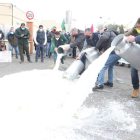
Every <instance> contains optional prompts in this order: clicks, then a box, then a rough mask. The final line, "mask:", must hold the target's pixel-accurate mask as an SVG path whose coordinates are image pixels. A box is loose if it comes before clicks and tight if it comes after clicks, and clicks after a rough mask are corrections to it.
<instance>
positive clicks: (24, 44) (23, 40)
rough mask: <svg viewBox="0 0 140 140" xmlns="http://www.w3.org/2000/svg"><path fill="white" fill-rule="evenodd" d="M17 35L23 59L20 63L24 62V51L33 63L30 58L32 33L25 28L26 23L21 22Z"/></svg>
mask: <svg viewBox="0 0 140 140" xmlns="http://www.w3.org/2000/svg"><path fill="white" fill-rule="evenodd" d="M15 36H16V37H17V39H18V47H19V52H20V59H21V62H20V63H23V62H24V56H23V51H25V52H26V55H27V60H28V61H29V62H30V63H32V61H31V59H30V54H29V43H28V39H29V38H30V33H29V30H28V29H27V28H25V23H21V26H20V27H19V28H17V29H16V31H15Z"/></svg>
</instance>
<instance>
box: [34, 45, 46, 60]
mask: <svg viewBox="0 0 140 140" xmlns="http://www.w3.org/2000/svg"><path fill="white" fill-rule="evenodd" d="M40 50H41V61H42V62H43V61H44V45H43V44H39V45H37V46H36V57H35V61H36V62H38V55H39V52H40Z"/></svg>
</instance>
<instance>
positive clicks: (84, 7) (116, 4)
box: [0, 0, 140, 29]
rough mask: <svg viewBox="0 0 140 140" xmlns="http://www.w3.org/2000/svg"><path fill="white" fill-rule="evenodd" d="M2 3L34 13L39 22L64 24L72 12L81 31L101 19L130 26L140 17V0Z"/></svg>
mask: <svg viewBox="0 0 140 140" xmlns="http://www.w3.org/2000/svg"><path fill="white" fill-rule="evenodd" d="M0 3H12V4H13V5H16V7H18V8H20V9H21V10H23V11H24V12H27V11H29V10H30V11H33V12H34V14H35V19H37V20H55V21H56V22H58V23H62V20H63V19H64V18H65V17H66V11H67V10H71V11H72V16H73V17H72V18H73V19H76V26H78V27H79V28H81V29H84V27H85V25H86V24H89V25H91V24H93V25H94V26H97V22H99V17H102V21H103V22H105V21H107V22H108V23H118V24H121V23H122V24H124V25H125V24H128V23H129V22H131V21H132V23H131V25H130V26H132V25H133V24H134V23H135V22H136V20H137V18H138V17H140V15H139V7H140V6H139V4H140V0H133V1H132V0H131V1H129V0H37V1H31V0H22V1H20V0H0ZM108 18H110V20H108Z"/></svg>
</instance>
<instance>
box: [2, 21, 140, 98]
mask: <svg viewBox="0 0 140 140" xmlns="http://www.w3.org/2000/svg"><path fill="white" fill-rule="evenodd" d="M119 33H120V32H119V31H118V30H113V29H107V28H103V29H101V30H98V31H97V32H94V33H93V32H92V30H91V29H90V28H87V29H85V31H82V30H79V29H77V28H73V29H72V30H71V33H68V32H67V33H66V32H65V31H64V30H62V31H57V28H56V27H54V28H53V30H52V31H49V29H47V30H46V32H45V30H44V28H43V26H42V25H40V26H39V29H38V31H37V32H36V33H35V34H34V45H35V48H36V55H35V62H38V57H39V56H41V62H44V56H45V57H48V58H50V57H51V56H52V55H53V57H54V63H56V60H57V49H58V47H59V46H60V45H65V44H70V49H72V57H73V58H74V59H76V60H81V62H82V63H83V64H84V69H83V70H82V72H81V74H82V73H83V72H84V71H85V69H86V67H85V66H86V56H85V52H83V51H84V50H85V49H87V48H90V47H95V48H96V50H99V52H100V55H102V54H103V53H104V52H105V51H106V50H107V49H108V48H110V47H111V42H112V41H113V39H114V38H115V37H116V36H117V35H119ZM125 36H126V37H127V42H136V43H137V44H140V18H139V19H138V20H137V22H136V24H135V25H134V28H133V29H131V30H130V31H129V32H126V33H125ZM3 38H4V34H3V32H2V31H1V30H0V40H2V39H3ZM29 38H30V33H29V30H28V29H27V28H26V27H25V24H24V23H22V24H21V26H20V27H19V28H18V29H16V30H15V31H14V28H13V27H11V29H10V31H9V33H8V34H7V39H8V41H9V50H10V51H11V53H12V51H13V48H14V49H15V52H16V58H17V59H18V51H19V54H20V60H21V61H20V63H23V62H24V55H23V54H24V53H26V56H27V60H28V61H29V62H30V63H32V61H31V58H30V54H29V44H28V39H29ZM3 46H4V45H3ZM77 48H78V49H79V52H80V55H79V56H78V57H77V56H76V49H77ZM68 49H69V47H66V48H65V50H68ZM0 50H1V51H3V50H6V48H5V49H3V48H2V47H0ZM82 52H83V53H82ZM70 55H71V54H70ZM12 56H13V54H12ZM65 57H67V56H63V57H62V58H61V63H62V64H64V60H65ZM119 59H120V56H118V55H117V54H116V53H115V51H112V52H111V54H110V55H109V57H108V59H107V61H106V63H105V65H104V67H103V68H102V69H101V71H100V73H99V76H98V79H97V85H96V86H95V87H93V89H92V90H93V91H96V90H102V89H103V88H104V86H108V87H113V75H114V73H113V71H114V66H115V65H117V64H118V60H119ZM122 65H124V64H122ZM106 69H108V80H107V81H106V82H104V76H105V71H106ZM131 77H132V85H133V88H134V91H133V93H132V95H131V96H132V97H137V96H138V93H139V92H140V89H139V76H138V70H137V69H135V68H134V67H132V66H131Z"/></svg>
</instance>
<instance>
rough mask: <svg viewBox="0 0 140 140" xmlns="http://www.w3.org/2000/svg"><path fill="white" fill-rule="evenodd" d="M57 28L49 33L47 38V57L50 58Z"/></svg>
mask: <svg viewBox="0 0 140 140" xmlns="http://www.w3.org/2000/svg"><path fill="white" fill-rule="evenodd" d="M56 29H57V28H56V27H55V26H54V28H53V30H52V31H51V32H49V33H48V36H47V49H46V56H48V57H49V58H50V57H51V55H52V53H51V51H50V50H51V40H52V37H54V35H55V33H56Z"/></svg>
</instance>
